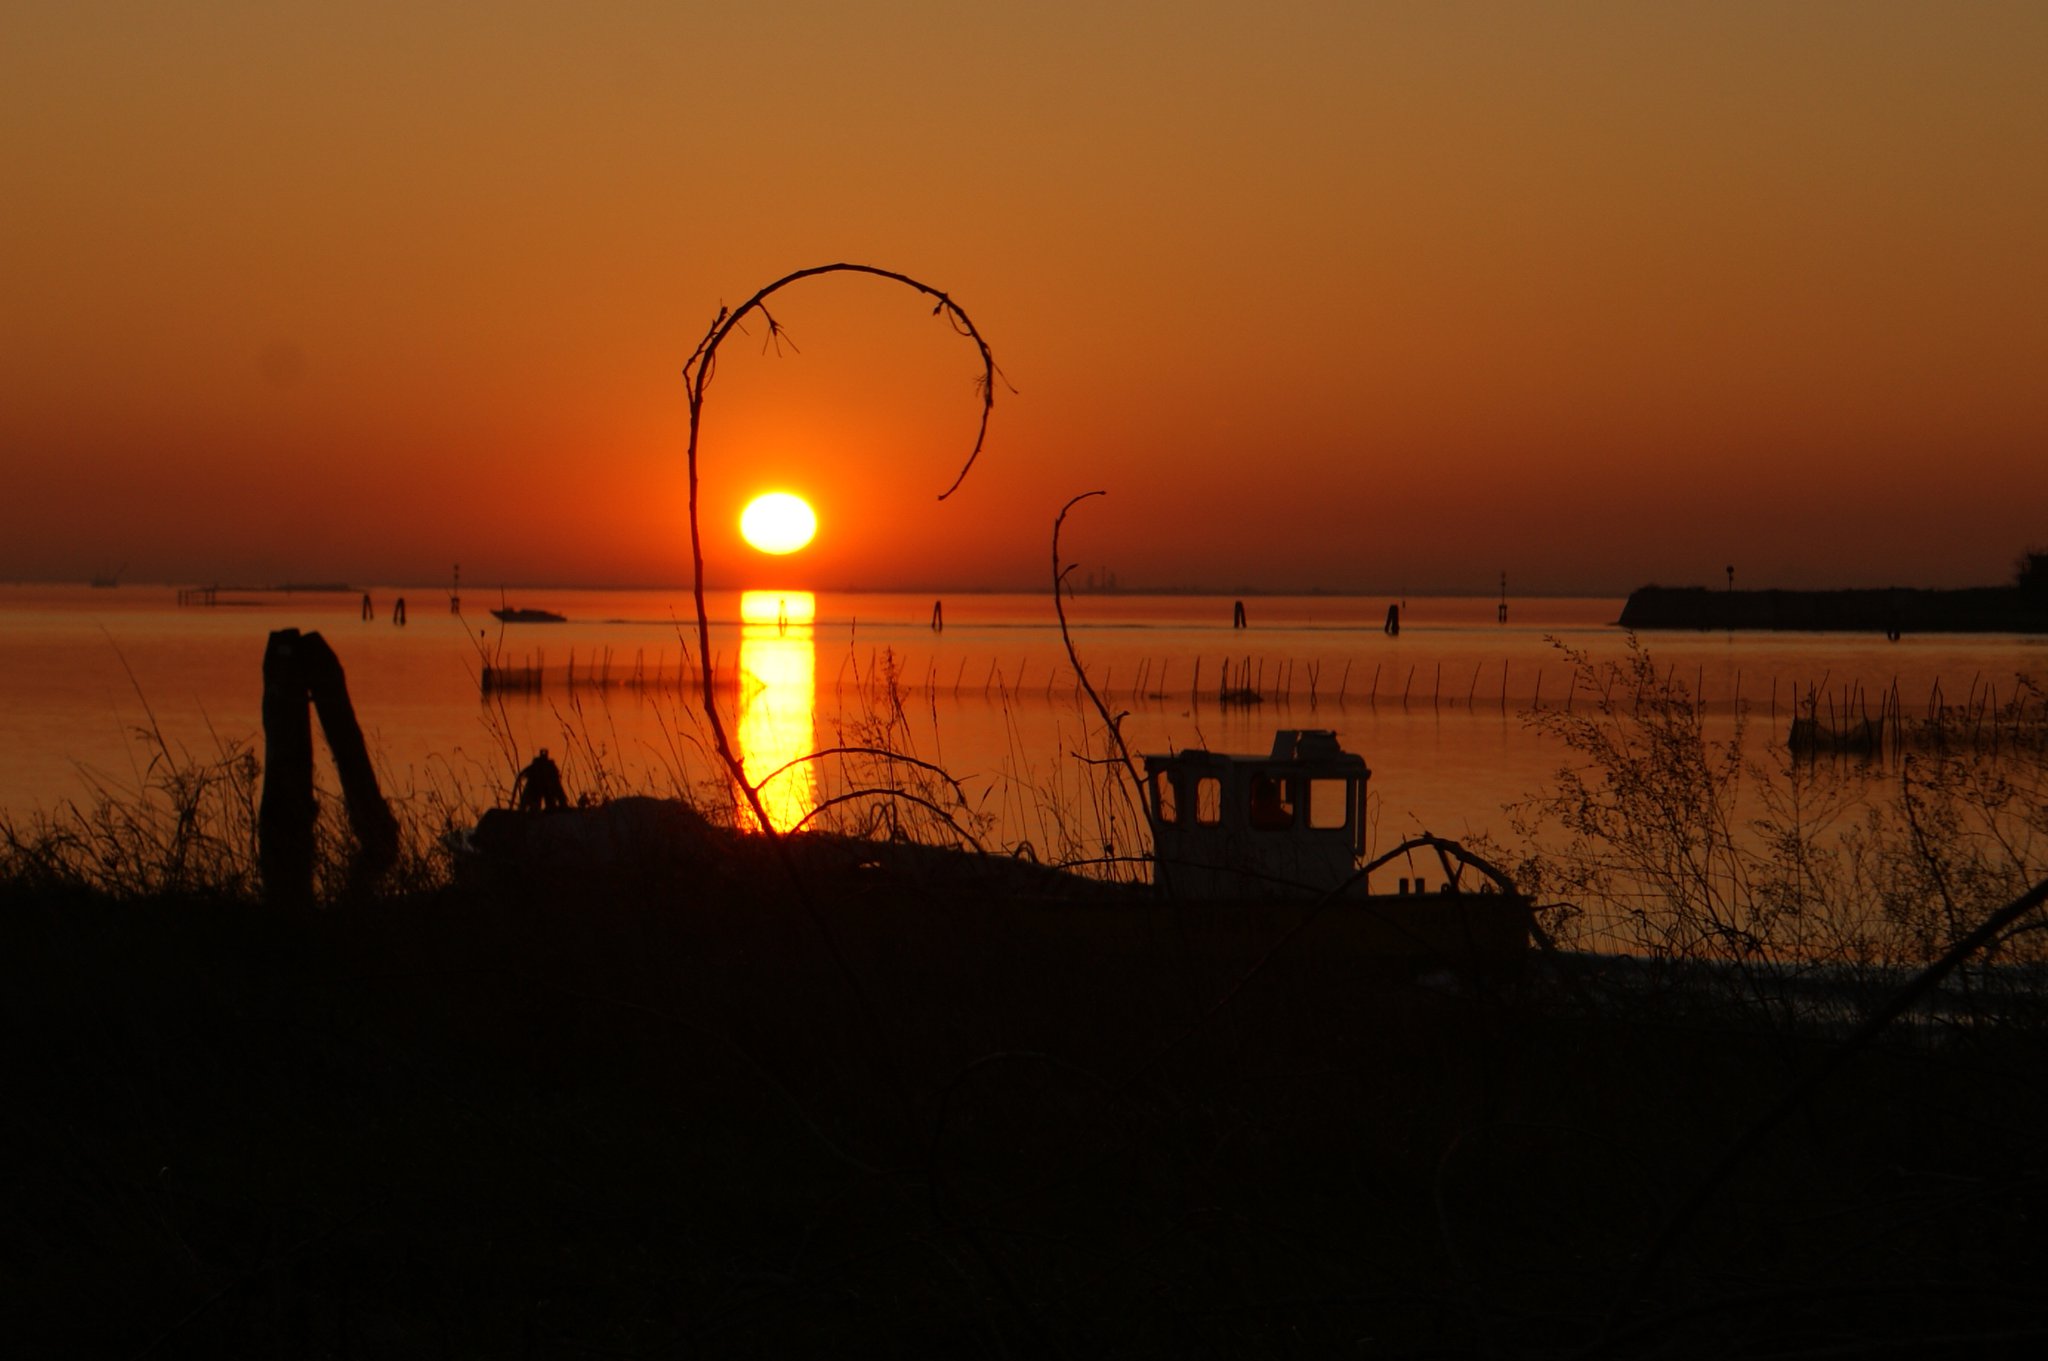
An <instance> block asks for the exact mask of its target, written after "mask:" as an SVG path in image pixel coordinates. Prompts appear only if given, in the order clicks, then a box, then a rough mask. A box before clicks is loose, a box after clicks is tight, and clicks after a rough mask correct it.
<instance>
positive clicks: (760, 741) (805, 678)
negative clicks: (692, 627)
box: [739, 591, 818, 831]
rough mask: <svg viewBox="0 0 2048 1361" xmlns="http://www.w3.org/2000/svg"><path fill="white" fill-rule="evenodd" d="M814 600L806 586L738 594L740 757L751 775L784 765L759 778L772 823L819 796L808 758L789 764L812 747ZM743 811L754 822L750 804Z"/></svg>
mask: <svg viewBox="0 0 2048 1361" xmlns="http://www.w3.org/2000/svg"><path fill="white" fill-rule="evenodd" d="M817 608H818V605H817V598H816V597H815V596H813V595H812V594H811V593H810V592H809V591H748V592H746V593H744V594H743V595H742V596H741V597H740V716H739V748H740V763H741V766H742V767H743V768H744V769H745V770H746V772H747V778H748V779H749V780H760V779H762V778H763V777H764V776H768V775H769V773H770V772H771V771H775V770H777V769H778V768H779V767H786V768H785V769H782V770H781V773H779V774H776V775H774V776H773V777H772V778H770V779H769V780H768V782H767V783H766V784H764V785H762V786H761V805H762V807H764V808H765V809H767V811H768V820H769V822H771V823H773V824H774V825H775V828H776V830H778V831H787V830H789V829H790V828H792V827H794V826H796V824H797V823H799V822H801V821H802V820H803V818H804V815H805V814H807V813H809V812H810V811H811V810H812V809H813V808H815V807H817V803H818V776H817V771H816V770H815V769H814V768H813V767H812V766H811V764H810V763H809V762H802V763H799V764H796V765H790V764H789V763H790V762H792V761H795V760H797V758H798V757H801V756H805V755H808V754H809V753H811V752H812V751H815V750H816V749H817V734H816V721H817V717H816V716H817V653H816V650H815V647H814V645H813V643H812V640H811V626H812V622H813V621H814V620H815V619H816V618H817ZM741 816H742V818H743V819H745V820H746V821H747V822H748V823H749V824H751V823H752V821H753V813H752V811H751V810H746V809H742V811H741Z"/></svg>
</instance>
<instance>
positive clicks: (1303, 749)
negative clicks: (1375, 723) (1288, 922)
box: [1144, 728, 1371, 899]
mask: <svg viewBox="0 0 2048 1361" xmlns="http://www.w3.org/2000/svg"><path fill="white" fill-rule="evenodd" d="M1144 760H1145V804H1146V813H1147V815H1148V816H1149V817H1150V819H1151V823H1152V845H1153V858H1154V865H1153V868H1154V877H1155V879H1156V881H1157V883H1158V884H1159V886H1160V887H1161V889H1163V890H1164V891H1165V892H1166V893H1168V894H1169V895H1171V896H1174V897H1178V898H1185V899H1196V898H1249V897H1312V896H1316V895H1319V894H1322V893H1325V892H1327V891H1328V890H1330V889H1332V888H1335V887H1336V886H1337V885H1338V884H1341V883H1342V882H1344V880H1345V879H1346V878H1348V877H1349V876H1350V875H1351V874H1352V873H1353V872H1354V871H1356V869H1357V868H1358V861H1359V857H1360V856H1361V855H1362V854H1363V853H1364V850H1365V782H1366V780H1367V779H1368V778H1369V777H1370V775H1371V772H1370V771H1368V770H1367V769H1366V768H1365V758H1364V757H1362V756H1360V755H1358V754H1357V753H1356V752H1348V751H1345V750H1344V749H1343V748H1342V747H1340V746H1339V745H1338V744H1337V734H1335V733H1334V732H1331V731H1329V730H1328V729H1322V728H1283V729H1281V730H1280V731H1279V732H1277V733H1275V734H1274V735H1273V750H1272V751H1270V752H1268V753H1267V754H1266V755H1264V756H1234V755H1230V754H1227V753H1224V752H1215V751H1203V750H1192V751H1179V752H1174V753H1172V754H1170V755H1164V756H1154V755H1148V756H1146V757H1145V758H1144Z"/></svg>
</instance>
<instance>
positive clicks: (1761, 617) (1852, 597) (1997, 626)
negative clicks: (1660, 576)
mask: <svg viewBox="0 0 2048 1361" xmlns="http://www.w3.org/2000/svg"><path fill="white" fill-rule="evenodd" d="M1620 622H1621V626H1622V627H1623V628H1629V629H1781V630H1793V631H1802V632H1830V633H1881V634H1885V635H1887V636H1891V635H1894V634H1907V633H2048V600H2044V599H2043V598H2042V595H2041V593H2040V592H2038V591H2032V590H2026V589H2023V588H2022V587H2019V586H1971V587H1966V588H1963V589H1961V590H1948V591H1933V590H1915V589H1910V588H1906V587H1888V588H1883V589H1878V590H1845V591H1734V590H1717V589H1713V588H1710V587H1706V586H1643V587H1640V588H1638V589H1637V590H1635V591H1632V592H1630V593H1629V597H1628V604H1627V605H1625V606H1623V607H1622V611H1621V621H1620Z"/></svg>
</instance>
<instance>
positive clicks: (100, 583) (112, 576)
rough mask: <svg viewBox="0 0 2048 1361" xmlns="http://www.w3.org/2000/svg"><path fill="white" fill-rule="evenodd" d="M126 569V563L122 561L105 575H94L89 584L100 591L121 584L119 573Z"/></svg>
mask: <svg viewBox="0 0 2048 1361" xmlns="http://www.w3.org/2000/svg"><path fill="white" fill-rule="evenodd" d="M127 570H128V564H127V563H125V562H124V563H122V564H121V565H120V566H119V567H116V568H115V569H114V570H113V571H111V572H109V573H108V574H107V575H105V576H103V577H94V578H93V579H92V581H91V583H90V584H91V585H92V587H93V588H94V589H95V590H101V591H104V590H108V589H111V588H112V587H115V586H119V585H120V584H121V573H123V572H125V571H127Z"/></svg>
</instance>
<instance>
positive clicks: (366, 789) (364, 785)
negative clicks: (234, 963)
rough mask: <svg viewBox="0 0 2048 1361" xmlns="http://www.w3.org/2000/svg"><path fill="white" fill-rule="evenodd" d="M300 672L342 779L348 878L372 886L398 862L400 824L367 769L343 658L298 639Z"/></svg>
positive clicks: (316, 640)
mask: <svg viewBox="0 0 2048 1361" xmlns="http://www.w3.org/2000/svg"><path fill="white" fill-rule="evenodd" d="M299 650H300V659H299V660H300V667H301V670H302V671H303V673H304V675H305V678H306V689H307V691H308V692H309V693H310V694H311V695H312V698H313V707H314V709H315V710H317V711H318V713H319V715H320V732H321V735H322V736H324V737H325V738H326V739H327V750H328V751H329V752H331V753H332V754H333V756H334V772H335V774H336V775H338V776H340V777H341V798H342V804H343V806H344V807H346V808H347V810H348V825H349V829H350V830H351V831H353V832H354V833H355V834H356V855H355V861H354V863H353V864H351V865H350V866H349V878H350V880H351V881H352V882H354V883H355V884H356V885H358V886H367V885H370V884H374V883H376V882H377V880H379V879H381V878H383V877H384V873H385V871H387V870H389V869H390V868H391V866H392V864H393V863H394V862H395V861H396V860H397V859H398V819H397V818H395V817H393V816H392V815H391V806H390V805H389V804H387V803H385V802H384V794H383V791H381V790H380V789H378V788H377V771H376V769H375V768H374V767H373V766H371V764H370V751H369V748H368V746H366V745H365V744H364V742H363V729H362V725H361V724H359V723H357V722H356V709H355V705H353V704H351V703H350V702H349V698H348V678H347V677H346V676H345V675H344V674H343V673H342V669H341V659H340V658H339V657H336V656H335V655H334V649H333V648H331V647H329V646H328V645H327V640H326V639H325V638H322V637H321V636H320V635H319V634H317V633H309V634H306V635H305V636H304V637H303V638H302V639H300V644H299Z"/></svg>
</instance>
